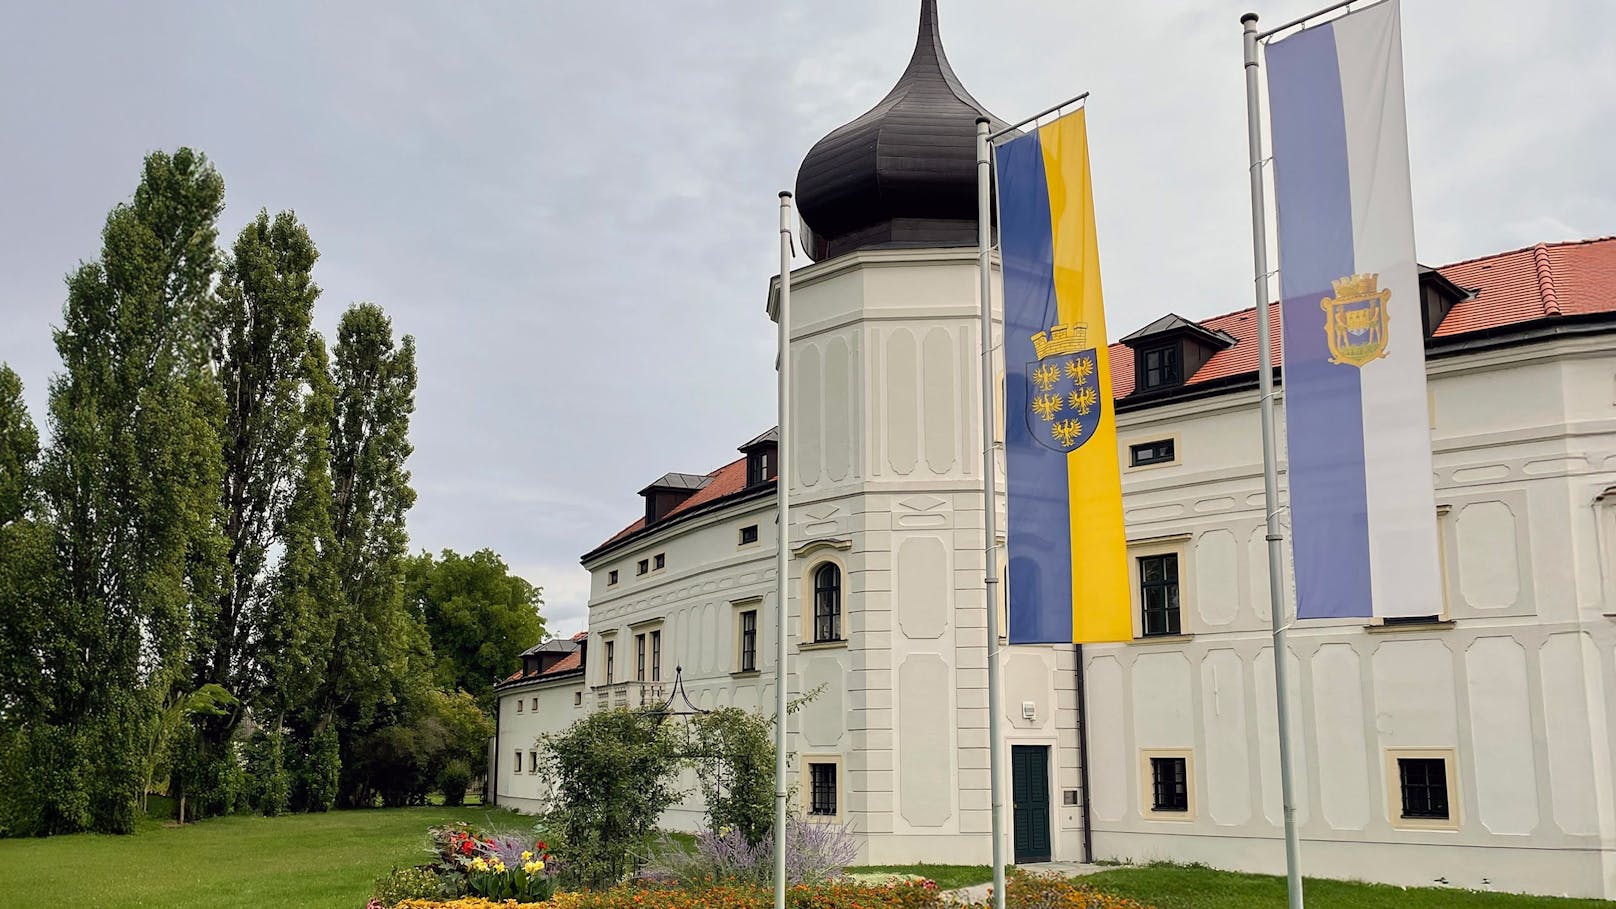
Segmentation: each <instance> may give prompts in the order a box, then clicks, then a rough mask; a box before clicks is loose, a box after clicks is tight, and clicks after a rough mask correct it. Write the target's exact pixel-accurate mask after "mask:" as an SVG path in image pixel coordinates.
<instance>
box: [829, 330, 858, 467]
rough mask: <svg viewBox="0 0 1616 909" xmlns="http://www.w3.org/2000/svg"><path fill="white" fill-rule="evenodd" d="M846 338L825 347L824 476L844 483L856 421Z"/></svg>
mask: <svg viewBox="0 0 1616 909" xmlns="http://www.w3.org/2000/svg"><path fill="white" fill-rule="evenodd" d="M849 360H850V357H849V355H848V347H847V339H846V338H832V339H831V340H830V343H829V344H828V345H826V347H825V473H826V475H827V476H828V477H829V478H830V479H832V480H836V481H840V480H845V479H847V477H848V474H849V473H850V472H851V470H852V466H853V420H854V418H855V416H856V415H855V413H854V410H855V407H854V401H855V400H857V398H856V396H855V395H854V393H853V386H854V382H853V372H852V369H851V368H850V366H849Z"/></svg>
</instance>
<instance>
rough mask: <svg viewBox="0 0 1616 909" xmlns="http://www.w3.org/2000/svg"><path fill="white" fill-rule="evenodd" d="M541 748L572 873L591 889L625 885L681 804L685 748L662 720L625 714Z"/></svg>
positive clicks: (596, 719) (577, 726) (550, 821)
mask: <svg viewBox="0 0 1616 909" xmlns="http://www.w3.org/2000/svg"><path fill="white" fill-rule="evenodd" d="M539 741H540V744H541V745H542V746H543V748H544V752H543V755H544V756H543V758H542V760H543V762H544V771H543V773H544V775H545V777H546V778H548V779H549V780H550V782H551V784H552V785H553V786H554V792H555V801H554V804H553V806H552V807H551V808H550V810H549V811H548V812H547V813H546V815H545V824H546V826H547V827H548V828H550V829H553V830H555V831H557V832H558V833H559V834H560V835H561V840H562V842H563V843H565V849H566V853H565V855H563V856H562V858H563V859H564V860H565V865H566V871H565V873H566V874H568V875H571V876H573V877H575V878H576V880H577V882H578V883H582V884H585V885H588V886H591V887H599V886H607V885H610V884H614V883H616V882H617V881H620V880H622V879H623V877H624V876H625V875H627V874H628V873H629V872H630V871H631V870H633V863H634V859H635V856H636V855H641V854H644V852H645V848H646V847H647V845H648V844H649V842H650V839H651V836H652V835H653V834H654V833H655V832H656V824H657V820H658V819H659V818H660V817H662V812H663V811H665V810H666V809H667V808H668V806H670V805H672V804H673V803H674V802H676V801H678V800H679V797H680V793H679V791H678V790H677V789H676V788H675V786H674V777H675V774H676V773H677V772H678V768H679V760H680V749H679V745H678V743H677V742H675V741H674V738H673V736H672V734H670V732H669V730H668V728H667V725H666V724H665V723H663V722H662V718H661V717H660V716H659V715H657V714H655V713H646V712H643V711H634V710H624V709H616V710H601V711H598V712H596V713H591V714H589V715H588V716H586V717H584V718H583V719H581V720H579V721H578V722H576V723H573V724H572V725H571V726H570V727H568V728H567V729H566V730H564V731H562V732H559V733H557V734H555V735H551V736H545V737H544V738H542V739H540V740H539Z"/></svg>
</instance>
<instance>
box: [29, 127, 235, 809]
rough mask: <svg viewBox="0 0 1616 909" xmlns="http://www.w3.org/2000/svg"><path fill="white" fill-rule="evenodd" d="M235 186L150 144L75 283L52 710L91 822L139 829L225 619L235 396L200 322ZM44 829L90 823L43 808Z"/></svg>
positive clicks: (53, 484)
mask: <svg viewBox="0 0 1616 909" xmlns="http://www.w3.org/2000/svg"><path fill="white" fill-rule="evenodd" d="M223 198H224V183H223V180H221V179H220V177H219V175H218V173H217V172H216V171H215V170H214V169H213V167H212V166H211V165H210V164H208V162H207V160H206V159H205V158H204V157H203V156H202V155H200V154H198V153H196V152H193V151H191V150H189V149H180V150H179V151H177V152H175V153H174V154H173V155H169V154H165V153H162V152H155V153H153V154H151V155H148V156H147V158H146V161H145V166H144V169H143V172H142V176H141V181H140V185H139V186H138V187H137V189H136V190H135V194H134V198H133V200H132V201H131V202H129V203H127V204H121V205H118V206H117V207H115V208H114V209H113V210H112V212H111V213H110V214H109V215H108V216H107V222H106V227H105V229H104V230H103V232H102V252H101V256H100V258H99V259H98V260H96V261H94V262H89V263H85V264H83V265H81V266H80V267H79V268H78V269H77V270H76V271H74V272H73V273H72V274H70V275H69V276H68V279H67V286H68V297H67V304H66V306H65V307H64V310H63V319H62V327H61V328H60V329H58V330H57V331H56V348H57V351H58V353H60V355H61V357H62V366H63V371H62V373H60V374H59V375H58V376H57V377H56V378H55V379H54V380H53V381H52V383H51V388H50V396H49V401H50V403H49V409H50V419H51V427H52V442H51V446H50V449H49V450H48V452H47V453H46V455H45V459H44V466H43V470H42V473H41V488H42V492H43V498H44V502H45V505H46V507H47V508H48V510H49V512H50V514H51V515H52V517H53V518H54V524H55V530H56V540H55V545H54V548H55V552H56V554H57V559H58V572H59V575H60V583H61V585H62V589H61V592H60V596H59V597H58V598H57V599H56V600H55V601H54V602H53V603H51V604H50V605H49V609H50V614H49V617H48V620H47V622H46V623H45V624H46V626H47V627H48V628H49V629H50V630H49V633H48V638H47V639H46V640H45V641H42V642H40V646H39V652H41V653H42V654H45V658H44V660H43V664H44V667H45V669H44V674H43V676H42V677H41V680H40V683H41V685H42V686H44V687H45V688H48V689H49V692H50V697H49V706H48V709H47V710H46V712H45V714H44V715H42V717H41V721H42V722H44V723H45V724H46V725H49V726H51V727H54V728H55V729H56V730H57V732H58V736H57V738H58V739H59V740H60V744H61V748H60V750H59V753H58V757H59V758H60V759H62V760H66V761H69V762H70V763H69V765H70V766H72V767H73V768H75V774H76V776H77V778H80V779H82V780H83V781H84V785H85V786H86V787H87V788H88V792H89V812H88V814H89V817H88V822H89V826H91V827H93V828H95V829H97V830H102V831H108V832H127V831H129V830H131V829H132V828H133V826H134V816H135V809H136V806H137V804H138V801H139V797H140V789H141V786H142V784H143V783H144V782H145V780H144V775H143V773H142V772H141V771H142V755H144V754H145V752H146V744H147V740H148V736H149V735H150V734H151V732H152V730H153V727H154V725H156V724H157V717H158V713H159V711H160V710H161V709H162V706H163V704H164V703H165V702H166V701H167V700H168V699H169V698H170V697H171V694H172V691H173V689H174V687H175V685H176V684H177V683H178V682H179V679H180V674H181V670H182V669H183V667H184V665H185V662H186V659H187V656H188V655H189V651H190V649H191V646H192V644H193V631H194V629H196V628H197V627H199V626H200V627H207V626H208V625H210V624H211V618H212V613H213V611H214V608H215V605H216V604H217V602H218V595H219V575H220V569H221V556H222V554H223V552H222V551H223V547H222V545H221V543H222V540H221V538H220V535H219V534H218V530H217V522H216V511H217V507H218V489H219V484H220V466H219V451H220V442H219V433H218V428H219V425H220V422H221V418H222V401H221V399H220V398H221V396H220V394H219V390H218V384H217V382H215V381H214V379H213V377H212V375H211V374H210V373H209V371H208V370H207V369H206V366H205V363H204V359H205V357H204V354H205V349H206V340H205V331H204V330H203V328H204V326H205V324H206V320H207V318H208V313H209V312H210V309H211V296H212V285H213V281H214V276H215V271H216V267H217V261H218V257H217V253H216V251H215V249H214V241H215V239H216V229H215V226H214V222H215V221H216V219H217V218H218V215H219V212H220V210H221V208H222V206H223ZM40 824H41V826H42V830H41V832H63V831H67V830H73V829H78V828H79V827H81V826H84V818H83V817H82V816H81V815H79V816H75V815H71V814H68V813H61V812H57V811H56V810H54V809H50V810H47V811H46V812H45V813H44V814H42V816H41V818H40Z"/></svg>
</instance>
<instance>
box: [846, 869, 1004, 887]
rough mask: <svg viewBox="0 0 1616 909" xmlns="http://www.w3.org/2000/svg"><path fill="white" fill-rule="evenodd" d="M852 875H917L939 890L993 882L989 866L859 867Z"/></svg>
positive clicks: (850, 871) (853, 870)
mask: <svg viewBox="0 0 1616 909" xmlns="http://www.w3.org/2000/svg"><path fill="white" fill-rule="evenodd" d="M847 870H848V872H849V873H852V874H918V875H920V876H921V877H925V878H931V879H932V880H934V881H936V882H937V889H939V890H954V889H957V888H960V887H969V886H971V885H973V884H986V883H988V882H989V881H991V880H993V866H991V865H859V866H858V867H855V868H849V869H847Z"/></svg>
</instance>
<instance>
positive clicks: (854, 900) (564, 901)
mask: <svg viewBox="0 0 1616 909" xmlns="http://www.w3.org/2000/svg"><path fill="white" fill-rule="evenodd" d="M1007 896H1008V898H1007V900H1006V902H1007V903H1008V909H1149V907H1147V906H1144V905H1143V904H1141V903H1136V902H1134V901H1133V900H1129V899H1123V898H1121V897H1116V896H1111V895H1109V894H1105V893H1099V892H1097V891H1095V890H1092V889H1089V888H1088V887H1087V886H1085V885H1084V884H1082V883H1081V882H1078V881H1073V880H1071V879H1069V878H1063V877H1038V876H1034V875H1029V874H1021V873H1015V874H1012V875H1011V878H1010V882H1009V893H1008V895H1007ZM773 905H774V892H773V891H772V890H770V889H769V888H767V887H762V886H758V885H755V884H715V885H710V886H703V887H667V886H645V885H630V884H625V885H621V886H617V887H613V888H611V889H610V890H593V891H590V890H585V891H577V892H568V893H558V894H556V895H555V896H553V897H551V898H550V899H549V900H546V901H544V902H538V903H514V902H505V903H501V902H494V901H490V900H486V899H480V898H473V897H466V898H462V899H455V900H450V901H447V902H442V901H434V900H405V901H404V902H401V903H399V904H397V905H396V906H393V907H386V909H770V907H772V906H773ZM786 905H787V906H788V907H790V909H942V907H945V906H956V905H958V904H955V903H951V902H948V901H947V900H946V899H945V898H944V896H943V894H942V893H941V892H939V891H938V889H937V885H936V884H933V883H932V882H930V881H897V882H893V883H890V884H882V885H870V884H861V883H856V882H852V881H838V882H832V883H821V884H799V885H797V886H794V887H791V888H790V889H788V890H787V891H786ZM988 906H991V903H988V904H977V905H976V906H965V907H963V909H987V907H988Z"/></svg>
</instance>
